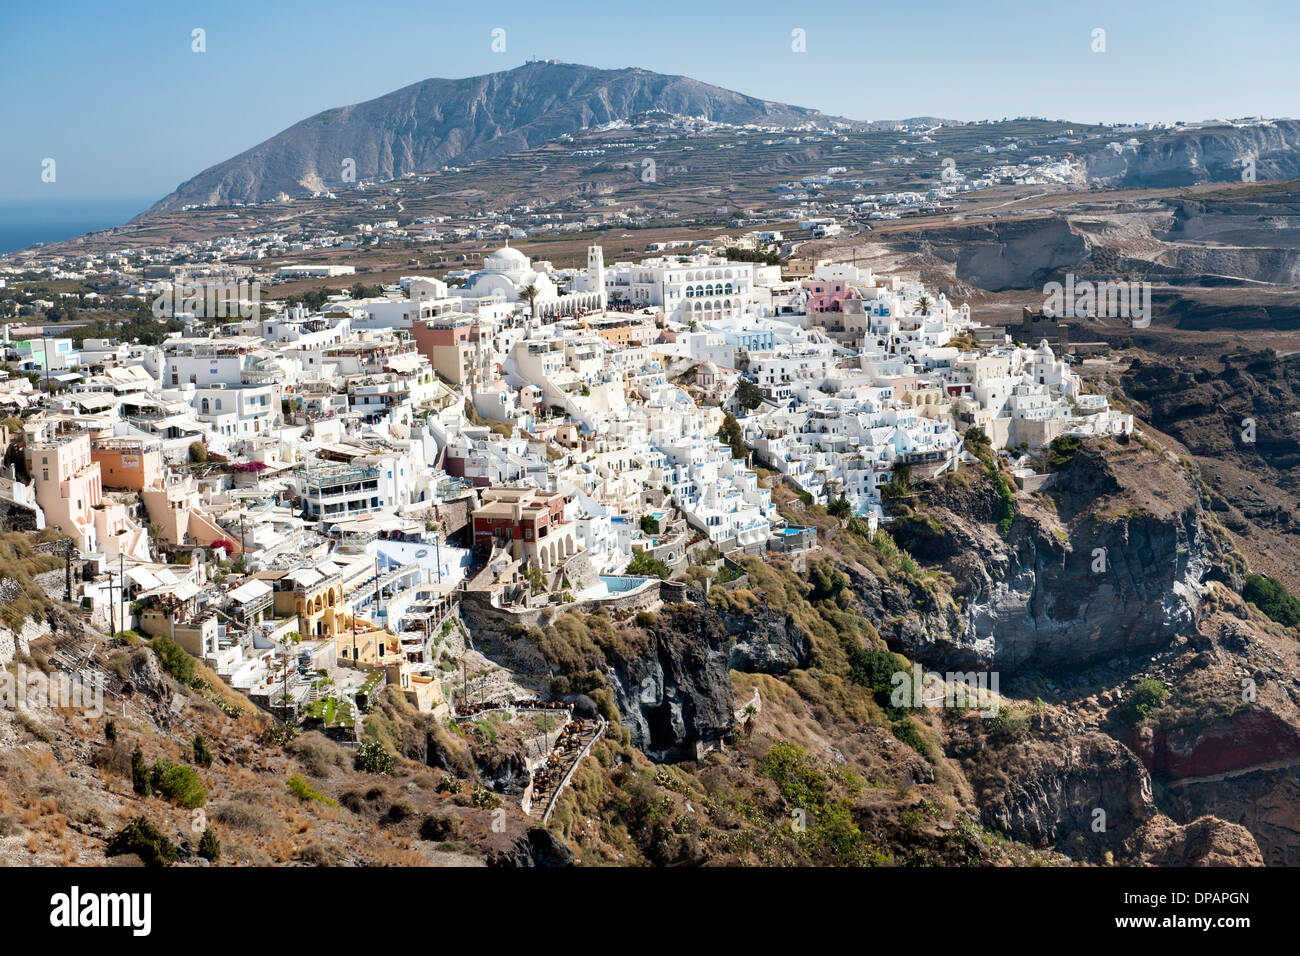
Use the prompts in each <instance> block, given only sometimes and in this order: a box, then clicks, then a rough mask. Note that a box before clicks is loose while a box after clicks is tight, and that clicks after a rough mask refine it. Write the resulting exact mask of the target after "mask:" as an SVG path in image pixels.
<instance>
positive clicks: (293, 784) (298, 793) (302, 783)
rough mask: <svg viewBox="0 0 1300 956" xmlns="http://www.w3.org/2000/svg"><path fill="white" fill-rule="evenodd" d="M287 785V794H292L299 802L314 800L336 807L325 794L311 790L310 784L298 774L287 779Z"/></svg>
mask: <svg viewBox="0 0 1300 956" xmlns="http://www.w3.org/2000/svg"><path fill="white" fill-rule="evenodd" d="M288 785H289V792H290V793H292V794H293V795H294V796H295V797H297V798H298V799H299V800H315V801H317V802H318V803H324V804H328V805H329V806H331V807H337V806H338V804H337V803H335V802H334V801H333V800H331V799H330V798H329V797H327V796H325V794H323V793H320V792H319V791H317V790H314V789H312V786H311V784H309V783H308V782H307V781H306V780H304V779H303V778H302V777H300V776H298V774H296V773H295V774H294V775H293V776H292V777H290V778H289V781H288Z"/></svg>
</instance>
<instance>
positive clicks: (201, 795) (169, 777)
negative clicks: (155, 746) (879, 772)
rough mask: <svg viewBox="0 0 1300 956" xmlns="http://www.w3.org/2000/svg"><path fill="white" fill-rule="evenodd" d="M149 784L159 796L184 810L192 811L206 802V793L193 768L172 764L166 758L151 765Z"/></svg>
mask: <svg viewBox="0 0 1300 956" xmlns="http://www.w3.org/2000/svg"><path fill="white" fill-rule="evenodd" d="M150 782H151V783H152V784H153V788H154V790H156V791H157V792H158V794H159V795H160V796H164V797H166V798H167V799H169V800H171V801H172V802H173V803H175V804H176V805H177V806H178V807H184V808H185V809H186V810H193V809H195V808H196V807H201V806H203V805H204V804H205V803H207V802H208V791H207V790H205V789H204V788H203V783H202V781H200V780H199V775H198V774H197V773H195V772H194V768H193V767H186V766H185V765H184V764H174V763H172V762H171V761H170V760H168V759H167V758H166V757H163V758H161V759H159V760H158V761H157V762H156V763H155V764H154V765H153V772H152V774H151V780H150Z"/></svg>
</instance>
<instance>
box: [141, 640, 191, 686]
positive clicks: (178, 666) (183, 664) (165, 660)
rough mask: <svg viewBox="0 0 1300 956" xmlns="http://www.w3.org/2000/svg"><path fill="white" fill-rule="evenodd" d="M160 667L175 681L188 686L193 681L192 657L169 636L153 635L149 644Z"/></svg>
mask: <svg viewBox="0 0 1300 956" xmlns="http://www.w3.org/2000/svg"><path fill="white" fill-rule="evenodd" d="M150 646H151V647H152V648H153V652H154V654H156V655H157V656H158V663H159V665H161V666H162V669H163V670H165V671H166V672H167V673H168V674H170V675H171V676H172V677H173V678H175V680H176V681H177V683H179V684H182V685H183V686H185V687H189V686H190V685H192V684H193V683H194V658H192V657H190V655H189V654H188V653H187V652H186V651H185V649H184V648H183V647H181V646H180V645H179V644H177V643H176V642H175V641H173V640H172V639H171V638H170V637H166V636H162V637H155V638H154V639H153V643H152V644H150Z"/></svg>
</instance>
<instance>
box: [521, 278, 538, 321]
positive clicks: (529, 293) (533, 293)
mask: <svg viewBox="0 0 1300 956" xmlns="http://www.w3.org/2000/svg"><path fill="white" fill-rule="evenodd" d="M539 295H541V293H540V292H539V291H538V289H537V286H535V285H532V284H531V283H530V284H529V285H526V286H524V287H523V288H522V289H520V290H519V297H520V298H521V299H527V300H528V314H529V315H532V313H533V303H534V302H536V301H537V297H538V296H539Z"/></svg>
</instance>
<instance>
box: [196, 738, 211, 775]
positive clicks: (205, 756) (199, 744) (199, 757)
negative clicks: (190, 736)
mask: <svg viewBox="0 0 1300 956" xmlns="http://www.w3.org/2000/svg"><path fill="white" fill-rule="evenodd" d="M194 762H195V763H196V764H198V765H199V766H200V767H203V768H205V769H206V768H207V767H211V766H212V751H210V750H208V745H207V744H206V743H204V741H203V735H202V734H195V735H194Z"/></svg>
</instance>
